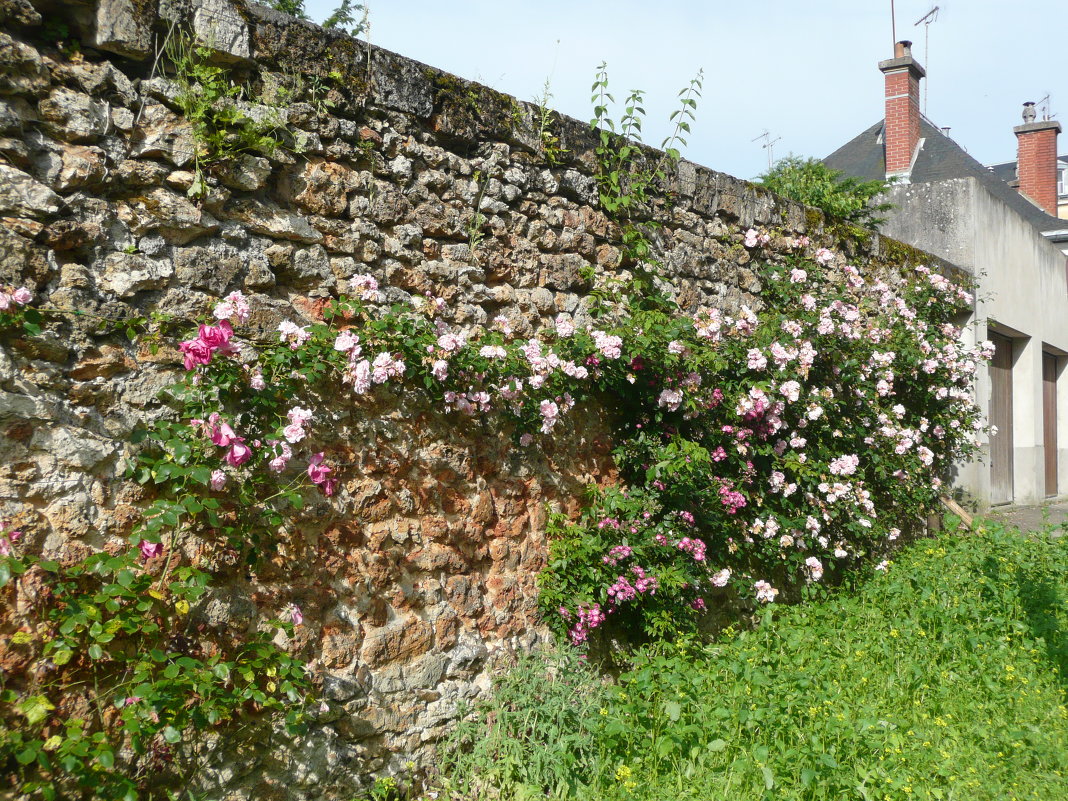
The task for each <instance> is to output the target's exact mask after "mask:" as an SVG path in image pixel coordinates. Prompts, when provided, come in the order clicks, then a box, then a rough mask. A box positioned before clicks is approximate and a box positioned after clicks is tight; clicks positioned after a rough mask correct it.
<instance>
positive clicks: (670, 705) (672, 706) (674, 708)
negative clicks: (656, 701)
mask: <svg viewBox="0 0 1068 801" xmlns="http://www.w3.org/2000/svg"><path fill="white" fill-rule="evenodd" d="M664 713H665V714H666V715H667V716H668V719H669V720H670V721H671V722H672V723H675V722H676V721H677V720H678V719H679V716H680V715H681V714H682V707H681V706H680V705H679V704H678V702H676V701H668V702H667V703H666V704H664Z"/></svg>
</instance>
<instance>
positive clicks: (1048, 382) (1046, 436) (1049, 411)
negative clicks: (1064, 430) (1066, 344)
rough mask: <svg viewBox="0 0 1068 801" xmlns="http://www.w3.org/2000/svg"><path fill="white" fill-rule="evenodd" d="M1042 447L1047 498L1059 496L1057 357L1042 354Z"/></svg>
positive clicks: (1050, 354)
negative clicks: (1044, 459) (1044, 456)
mask: <svg viewBox="0 0 1068 801" xmlns="http://www.w3.org/2000/svg"><path fill="white" fill-rule="evenodd" d="M1042 445H1043V451H1044V452H1045V454H1046V496H1047V497H1049V496H1052V495H1056V494H1057V357H1056V356H1054V355H1053V354H1052V353H1043V354H1042Z"/></svg>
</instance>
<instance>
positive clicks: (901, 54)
mask: <svg viewBox="0 0 1068 801" xmlns="http://www.w3.org/2000/svg"><path fill="white" fill-rule="evenodd" d="M910 46H911V42H906V41H902V42H898V43H897V44H896V45H895V46H894V58H892V59H888V60H886V61H880V62H879V69H880V70H881V71H882V73H883V75H885V76H886V120H885V125H884V130H883V141H884V143H885V148H886V174H887V175H888V176H889V175H899V174H901V173H907V172H908V171H909V168H910V167H911V166H912V155H913V153H915V152H916V144H917V143H918V142H919V141H920V78H922V77H924V75H925V74H926V73H925V72H924V69H923V67H921V66H920V64H919V63H918V62H916V61H915V60H913V58H912V51H911V49H910Z"/></svg>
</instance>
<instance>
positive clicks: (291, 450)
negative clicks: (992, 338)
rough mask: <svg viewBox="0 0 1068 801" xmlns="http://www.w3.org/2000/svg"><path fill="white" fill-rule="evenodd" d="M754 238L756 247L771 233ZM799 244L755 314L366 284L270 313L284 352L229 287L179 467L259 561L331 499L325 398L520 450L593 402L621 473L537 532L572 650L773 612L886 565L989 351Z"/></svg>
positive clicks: (933, 496) (912, 278)
mask: <svg viewBox="0 0 1068 801" xmlns="http://www.w3.org/2000/svg"><path fill="white" fill-rule="evenodd" d="M749 240H752V242H751V247H753V248H756V249H757V250H758V254H759V249H760V248H762V247H763V246H764V245H765V244H766V243H767V241H768V238H767V236H766V235H763V236H762V235H759V234H754V235H752V236H749V235H747V240H746V242H747V244H749ZM794 247H795V252H794V254H793V255H792V256H791V257H789V258H788V259H786V261H785V262H783V263H767V264H763V265H761V266H760V267H759V268H758V269H759V271H760V274H761V277H762V279H763V281H764V290H763V292H762V294H761V301H762V303H763V306H762V307H761V308H760V309H759V310H756V309H752V308H749V307H745V306H743V307H742V308H741V309H740V310H738V311H737V312H734V313H727V312H726V311H724V310H721V309H716V308H704V309H699V310H697V311H695V312H693V313H686V314H684V313H682V311H681V310H680V309H679V308H678V307H677V306H676V305H675V304H674V302H673V301H672V300H671V298H670V297H668V296H666V295H664V294H663V293H661V292H658V291H657V290H655V289H654V290H651V291H643V292H638V291H635V290H634V287H633V286H628V285H626V284H624V283H619V284H616V285H610V284H606V285H605V286H604V288H603V291H601V292H599V293H598V294H597V295H596V296H595V297H597V298H598V300H597V301H596V302H595V303H594V304H593V307H592V309H591V310H590V315H589V316H586V317H583V318H581V319H576V318H575V317H572V316H570V315H567V314H561V315H559V316H558V317H557V318H556V319H555V320H554V321H553V324H552V325H551V326H548V327H546V328H544V329H543V330H542V331H541V332H540V333H539V334H538V335H537V336H535V337H529V338H522V337H518V336H516V335H515V333H514V332H513V327H512V325H511V323H510V321H509V320H508V319H507V318H506V317H503V316H502V317H497V318H495V319H494V320H493V321H492V322H491V323H490V324H489V325H487V326H485V327H479V328H475V329H474V330H468V329H457V328H454V327H452V326H450V325H449V324H448V323H447V322H445V320H444V312H446V311H447V306H446V303H445V301H443V300H442V299H440V298H435V297H431V296H427V297H418V296H417V297H413V298H412V299H411V300H410V302H408V303H402V304H394V305H392V306H386V305H385V304H384V295H383V293H382V292H381V291H380V289H379V286H378V284H377V282H376V280H375V279H374V278H373V277H372V276H369V275H360V276H356V277H355V278H354V279H352V281H351V282H350V286H349V292H347V293H346V294H344V295H342V296H341V297H340V298H339V299H338V300H337V301H336V302H335V303H333V304H332V305H330V306H329V307H328V308H327V309H326V312H325V319H324V320H323V321H322V322H317V323H312V324H304V325H298V323H297V322H294V321H290V320H287V321H283V322H282V323H281V324H280V325H279V326H278V332H277V333H278V337H277V341H275V342H273V343H263V342H258V343H253V341H252V340H251V339H249V340H245V339H243V338H242V337H241V325H242V322H243V316H242V314H241V311H240V310H241V309H242V308H245V307H244V306H243V304H244V300H243V298H240V297H235V296H231V297H229V298H227V299H226V300H224V301H223V302H222V303H221V304H220V305H219V307H218V308H217V309H216V310H215V313H214V320H215V324H214V325H208V324H206V323H205V324H204V325H201V326H200V328H199V329H198V333H197V336H196V337H195V338H194V339H190V340H188V341H187V342H184V343H182V345H181V350H182V353H183V354H184V355H185V360H186V366H187V368H188V369H189V375H188V380H187V381H186V382H185V384H184V386H183V388H182V390H181V391H180V392H179V395H180V396H181V397H182V399H183V402H184V404H185V409H186V411H187V412H193V413H194V416H193V417H192V419H190V420H188V421H187V422H186V423H184V424H181V425H180V432H181V437H180V438H181V440H182V441H183V442H184V443H185V447H187V448H188V452H186V451H185V450H184V449H183V451H182V453H181V454H178V456H179V458H178V459H177V461H179V462H180V461H181V458H188V459H192V460H193V461H195V462H197V464H198V465H201V466H203V468H205V469H209V470H210V471H211V475H212V477H213V479H212V480H213V486H214V485H216V484H217V485H218V486H220V487H222V486H225V487H226V488H227V489H226V493H227V495H228V496H230V497H232V498H234V499H235V500H234V504H235V508H242V509H245V510H253V511H252V513H251V514H248V513H243V514H241V515H240V516H237V515H235V516H234V519H233V521H232V522H233V523H235V524H238V523H239V524H238V525H223V526H222V528H221V530H223V531H225V532H226V533H227V535H228V536H229V537H230V541H231V544H234V545H239V546H240V547H242V548H245V549H247V553H250V554H251V553H253V552H254V551H255V550H256V549H257V548H259V547H261V546H262V545H267V546H268V547H269V545H270V543H271V542H273V541H274V540H275V539H277V536H278V534H279V532H278V530H277V527H278V526H279V524H280V517H279V512H278V507H279V505H285V504H287V503H288V504H293V503H302V499H303V495H302V493H303V492H305V491H309V490H311V491H317V492H320V493H322V495H325V496H331V495H333V494H334V493H335V492H343V491H344V481H345V469H344V467H343V466H340V465H335V464H334V463H333V462H332V460H331V455H330V452H329V447H328V446H325V447H324V446H322V445H321V444H313V443H316V442H317V426H318V425H319V424H320V423H319V421H320V420H322V419H325V418H326V417H327V416H328V415H329V409H328V406H327V405H326V404H327V403H328V401H327V400H326V398H330V399H331V400H330V401H329V402H336V400H335V398H336V395H335V394H334V392H335V390H334V389H328V390H327V391H326V394H325V395H324V394H323V393H324V387H331V388H336V387H337V386H339V385H340V386H341V387H343V388H345V390H346V391H347V393H349V398H350V401H351V402H352V403H354V404H361V403H366V402H369V401H370V400H371V399H372V398H373V397H374V395H375V393H376V392H378V391H379V388H385V387H388V388H390V390H391V391H392V392H394V393H401V394H403V393H406V392H419V393H423V394H428V395H429V396H430V397H431V399H432V400H433V401H434V402H435V403H436V404H438V406H439V407H440V408H442V409H443V410H445V411H447V412H451V413H455V414H458V415H461V416H468V417H474V416H483V415H495V416H497V417H498V418H503V419H504V420H505V421H507V422H508V423H510V424H511V429H512V431H513V432H514V437H515V444H516V447H518V448H520V449H536V448H537V447H538V446H539V443H541V442H544V441H547V440H548V439H549V438H551V437H552V436H553V435H554V432H555V431H556V428H557V426H559V425H561V424H563V423H564V421H565V420H566V419H567V416H568V414H569V412H570V411H571V410H572V409H573V408H574V407H575V406H576V405H578V404H580V403H582V402H584V401H586V400H588V399H589V398H591V397H594V396H595V397H596V398H597V400H598V402H599V403H600V404H602V405H604V406H607V407H608V408H609V409H610V411H611V412H612V413H613V415H614V419H615V425H616V432H615V434H616V442H617V443H618V445H617V448H616V450H615V454H614V455H615V458H616V461H617V464H618V466H619V468H620V470H621V475H622V477H623V479H624V481H623V483H622V484H621V485H620V486H617V487H612V488H603V489H600V490H595V491H594V492H593V493H592V495H591V500H590V505H589V507H588V509H587V511H586V513H585V514H584V515H583V516H582V518H581V519H580V520H579V521H576V522H574V523H572V522H568V521H564V520H563V519H561V518H559V517H556V518H554V519H553V523H552V532H553V533H554V535H555V541H554V543H553V546H552V550H551V558H550V561H549V564H548V566H547V568H546V570H545V572H544V573H543V575H542V577H541V589H542V603H543V607H544V610H545V612H546V614H547V616H548V619H549V620H550V621H552V622H553V623H554V624H555V625H556V626H558V627H559V628H560V630H561V632H562V633H564V634H566V636H567V637H568V638H569V639H570V640H571V641H572V642H574V643H576V644H579V645H581V644H583V643H585V641H586V640H587V639H588V637H589V635H590V633H591V632H592V631H594V630H596V629H598V628H600V627H601V626H602V625H603V624H604V623H606V622H608V621H618V623H619V625H621V626H622V627H624V628H630V629H634V630H636V631H639V632H642V633H643V634H645V635H652V636H664V635H665V634H668V633H669V632H674V631H677V630H679V629H680V628H686V627H690V626H693V625H695V624H696V622H697V621H698V620H699V618H700V616H701V615H702V614H703V613H704V612H705V611H706V610H707V609H708V607H709V603H710V601H711V600H712V598H713V597H714V596H715V595H717V594H720V593H723V592H732V593H734V594H735V595H737V596H740V597H742V598H743V599H749V600H750V601H752V602H753V603H757V604H762V603H772V602H774V601H776V600H780V599H781V597H782V596H781V593H783V592H787V593H788V594H789V593H792V592H794V591H795V590H796V588H798V587H802V588H803V587H806V586H813V585H818V584H819V583H820V582H822V581H824V580H825V577H826V575H827V574H828V573H830V574H832V575H833V574H835V573H837V572H840V571H841V570H842V569H844V568H846V567H849V566H854V565H857V564H859V563H860V562H861V561H862V560H864V559H866V558H867V557H869V556H871V555H882V554H883V553H884V551H886V550H887V545H888V543H889V542H891V541H892V540H893V539H895V538H896V537H897V536H898V535H899V534H900V531H901V529H902V528H903V527H904V528H907V527H908V526H909V525H910V524H911V521H915V520H917V519H919V518H920V517H922V515H923V514H924V513H925V511H926V510H927V509H930V508H931V507H932V506H933V504H934V503H935V502H936V501H937V497H938V495H939V494H940V492H941V489H940V487H941V482H942V480H943V477H944V476H945V475H946V474H947V472H948V471H949V469H950V466H951V465H952V463H953V462H954V461H956V460H959V459H964V458H967V457H968V456H969V455H970V454H971V453H972V452H973V451H974V450H975V448H976V447H977V446H978V439H977V436H978V433H979V431H980V429H981V424H980V422H979V414H978V409H977V407H976V406H975V405H974V403H973V402H972V399H971V389H970V387H971V382H972V379H973V377H974V374H975V371H976V370H977V369H978V366H979V365H980V364H981V363H982V362H983V361H984V360H985V359H987V358H989V356H990V345H989V343H982V344H980V345H979V346H976V347H970V348H969V347H967V346H965V345H964V344H962V341H961V337H962V331H961V330H960V329H958V328H957V326H956V325H955V324H954V322H953V321H954V320H955V319H957V318H958V317H959V316H960V315H961V313H962V310H964V309H965V308H966V306H967V304H968V303H969V302H970V296H969V295H968V293H967V292H966V290H965V289H963V288H961V287H958V286H956V285H955V284H953V283H952V282H951V281H949V280H948V279H947V278H945V277H944V276H942V275H940V274H938V273H935V272H932V271H931V270H929V269H927V268H926V267H918V268H915V269H914V270H913V271H911V272H910V273H909V274H907V275H895V276H887V277H882V278H879V277H874V276H866V275H863V274H861V272H860V271H859V270H858V269H857V268H855V267H853V266H851V265H849V264H847V263H845V261H844V259H842V258H841V257H840V256H837V255H836V254H834V253H832V252H831V251H829V250H828V249H826V248H819V249H817V250H815V251H813V252H812V253H811V254H809V253H808V251H809V250H811V244H810V243H809V242H808V241H807V240H806V239H799V240H795V242H794ZM227 314H229V317H227ZM191 355H192V358H191ZM175 431H176V429H175V428H174V427H173V426H172V427H171V428H169V429H168V432H167V435H166V437H168V438H173V436H174V433H175ZM157 440H158V441H161V438H159V437H157ZM164 450H167V449H166V448H164ZM164 458H165V460H166V461H175V460H176V459H175V453H174V452H173V450H172V451H171V452H170V454H169V455H167V456H165V457H164ZM279 478H281V479H282V480H283V482H285V481H288V482H289V483H288V484H284V489H283V490H281V491H279V490H278V489H277V482H278V480H279ZM238 518H240V521H239V520H238ZM216 522H218V521H216ZM212 525H215V524H214V523H212Z"/></svg>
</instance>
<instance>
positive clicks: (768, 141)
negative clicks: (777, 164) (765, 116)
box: [749, 128, 782, 170]
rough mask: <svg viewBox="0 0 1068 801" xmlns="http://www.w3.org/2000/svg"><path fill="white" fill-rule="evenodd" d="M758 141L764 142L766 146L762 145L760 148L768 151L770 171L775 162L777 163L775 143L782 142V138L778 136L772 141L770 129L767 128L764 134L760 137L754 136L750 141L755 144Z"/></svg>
mask: <svg viewBox="0 0 1068 801" xmlns="http://www.w3.org/2000/svg"><path fill="white" fill-rule="evenodd" d="M757 139H763V140H764V144H762V145H761V146H760V147H761V148H763V149H764V150H766V151H768V169H769V170H770V169H771V168H772V166H773V162H774V161H775V143H776V142H778V141H780V140H781V139H782V137H781V136H776V137H775V138H774V139H772V138H771V134H770V133H769V132H768V129H767V128H765V129H764V133H762V134H760V135H759V136H754V137H753V138H752V139H750V140H749V141H750V142H755V141H756V140H757Z"/></svg>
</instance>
